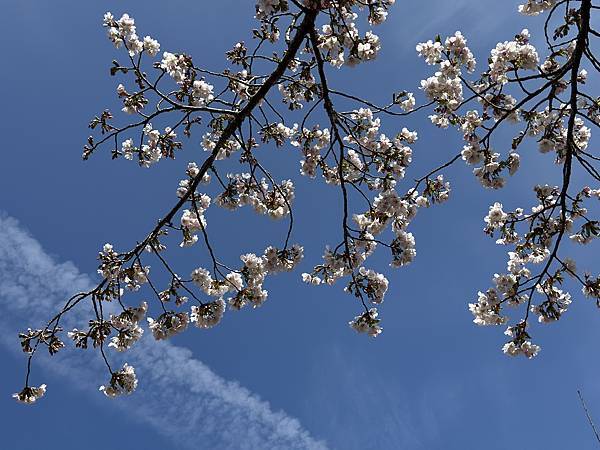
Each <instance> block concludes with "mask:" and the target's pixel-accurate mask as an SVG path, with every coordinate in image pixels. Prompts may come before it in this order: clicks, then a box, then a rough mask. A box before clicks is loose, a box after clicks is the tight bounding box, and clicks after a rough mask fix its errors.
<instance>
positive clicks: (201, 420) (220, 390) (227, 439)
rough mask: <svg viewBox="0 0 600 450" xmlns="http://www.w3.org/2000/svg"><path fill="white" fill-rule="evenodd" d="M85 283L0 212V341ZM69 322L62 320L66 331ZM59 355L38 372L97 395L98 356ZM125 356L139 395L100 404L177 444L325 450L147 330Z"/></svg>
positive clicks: (100, 378)
mask: <svg viewBox="0 0 600 450" xmlns="http://www.w3.org/2000/svg"><path fill="white" fill-rule="evenodd" d="M90 285H91V280H90V278H89V277H88V276H86V275H85V274H81V273H79V271H78V270H77V268H76V267H75V266H74V265H73V264H71V263H63V264H59V263H56V262H55V261H54V260H53V258H52V257H50V256H49V255H48V254H47V253H46V252H45V251H44V250H43V249H42V247H41V245H40V244H39V243H38V242H37V241H36V240H35V239H34V238H32V237H31V236H30V235H29V234H28V233H27V232H25V231H24V230H23V229H22V228H21V227H20V226H19V224H18V222H17V221H16V220H14V219H12V218H10V217H6V216H5V215H2V214H0V312H1V314H0V325H1V326H2V334H0V341H2V342H3V343H4V344H5V345H7V346H9V347H10V348H11V349H18V343H17V342H16V334H17V332H18V331H20V330H21V329H23V328H25V327H27V326H34V325H37V324H40V323H43V320H45V319H46V320H47V319H48V318H49V317H50V314H51V313H52V312H53V311H55V310H56V309H57V307H58V305H59V304H60V303H61V302H64V301H65V300H66V299H67V298H68V296H70V295H71V294H73V293H74V292H76V291H79V290H84V289H86V288H87V287H89V286H90ZM82 306H84V305H82ZM79 317H80V318H83V316H81V315H80V316H79ZM71 322H73V320H71ZM75 323H76V322H73V323H70V322H65V326H66V327H70V326H74V325H75ZM61 353H63V354H62V355H61V354H60V353H59V354H58V355H56V356H54V357H53V358H46V357H43V358H41V360H42V361H44V368H49V369H51V370H53V371H57V372H59V373H61V374H63V375H66V376H69V377H70V381H71V382H74V381H76V380H77V382H78V383H81V381H80V380H94V381H93V382H92V381H90V382H89V386H80V387H85V388H86V389H87V390H88V391H89V392H90V393H91V394H92V395H97V396H101V395H102V394H101V393H99V392H97V390H96V389H97V386H98V385H99V384H102V383H103V382H105V381H106V380H105V379H104V378H107V375H108V374H106V373H105V372H106V370H105V369H103V368H102V365H101V364H100V362H99V358H98V355H96V354H93V353H94V352H93V351H90V350H88V351H87V352H84V351H77V350H73V351H68V350H63V351H62V352H61ZM126 356H127V360H128V361H129V362H130V363H131V364H132V365H134V366H135V367H136V372H137V373H138V375H139V378H140V385H139V388H138V392H136V393H135V394H134V395H132V396H131V397H127V398H124V399H116V400H109V399H106V401H109V402H111V401H112V402H115V403H116V404H117V405H119V406H121V407H122V408H124V409H125V410H126V411H127V413H128V414H132V413H133V414H135V415H136V416H137V418H138V419H141V420H144V421H146V422H148V423H150V424H152V425H153V426H155V427H156V429H157V431H158V432H160V433H163V434H168V435H169V437H170V438H171V439H172V440H173V441H174V442H176V443H178V444H180V445H181V446H182V447H188V448H198V446H199V445H201V447H202V448H213V449H228V448H231V449H234V448H235V449H265V450H269V449H324V448H326V446H325V444H324V443H322V442H317V441H315V440H314V439H313V438H312V437H311V436H310V434H309V433H308V432H307V431H306V430H305V429H304V428H303V427H302V425H301V424H300V423H299V422H298V420H296V419H294V418H292V417H289V416H288V415H287V414H285V413H284V412H274V411H272V410H271V408H270V406H269V404H268V403H266V402H264V401H262V400H260V399H259V398H258V397H257V396H256V395H254V394H252V393H251V392H250V391H248V390H247V389H245V388H243V387H242V386H240V385H239V384H238V383H236V382H231V381H226V380H224V379H222V378H221V377H219V376H218V375H216V374H215V373H214V372H213V371H212V370H211V369H210V368H209V367H207V366H206V365H205V364H203V363H202V362H201V361H198V360H197V359H194V358H193V357H192V353H191V352H190V351H189V350H187V349H184V348H179V347H176V346H174V345H171V344H170V343H168V342H167V343H165V342H160V343H159V342H154V341H152V340H151V337H150V336H149V334H148V333H146V335H145V336H144V338H143V339H142V340H141V341H140V342H138V344H136V346H134V348H133V349H131V350H130V351H129V352H127V354H126ZM41 372H43V370H40V368H39V367H38V368H37V371H36V372H35V376H34V378H33V380H34V381H33V382H34V384H35V383H37V382H39V383H41V382H43V381H44V380H43V379H41V376H42V375H43V373H41ZM103 374H104V375H103ZM14 388H15V389H18V388H19V387H18V386H15V387H14ZM51 389H52V386H49V390H51ZM4 394H5V395H6V394H7V393H6V392H5V393H4ZM44 401H50V399H44Z"/></svg>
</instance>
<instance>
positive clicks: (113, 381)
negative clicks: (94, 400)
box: [100, 363, 138, 398]
mask: <svg viewBox="0 0 600 450" xmlns="http://www.w3.org/2000/svg"><path fill="white" fill-rule="evenodd" d="M137 384H138V380H137V377H136V376H135V369H134V368H133V367H132V366H130V365H129V364H127V363H125V364H124V365H123V368H122V369H120V370H119V371H117V372H114V373H112V375H111V377H110V381H109V383H108V386H100V392H102V393H103V394H104V395H106V396H107V397H111V398H112V397H118V396H120V395H129V394H131V393H132V392H133V391H135V388H136V387H137Z"/></svg>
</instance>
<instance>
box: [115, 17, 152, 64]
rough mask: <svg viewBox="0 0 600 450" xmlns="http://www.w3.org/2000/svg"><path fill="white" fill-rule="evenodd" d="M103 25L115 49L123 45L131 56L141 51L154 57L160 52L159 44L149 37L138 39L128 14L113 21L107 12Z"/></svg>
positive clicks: (133, 23) (133, 22)
mask: <svg viewBox="0 0 600 450" xmlns="http://www.w3.org/2000/svg"><path fill="white" fill-rule="evenodd" d="M103 25H104V27H106V28H107V29H108V38H109V39H110V40H111V42H112V43H113V44H114V45H115V47H116V48H119V47H120V46H121V45H123V44H124V45H125V47H126V48H127V50H128V51H129V54H130V55H131V56H135V55H137V54H138V53H141V52H143V51H145V52H146V53H148V54H149V55H150V56H156V55H157V54H158V52H159V51H160V44H159V43H158V41H157V40H155V39H152V38H151V37H150V36H146V37H145V38H144V39H140V38H139V37H138V35H137V34H136V27H135V21H134V20H133V18H132V17H129V15H128V14H123V15H122V16H121V18H120V19H119V20H115V18H114V16H113V15H112V14H111V13H109V12H107V13H106V14H104V22H103Z"/></svg>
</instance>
